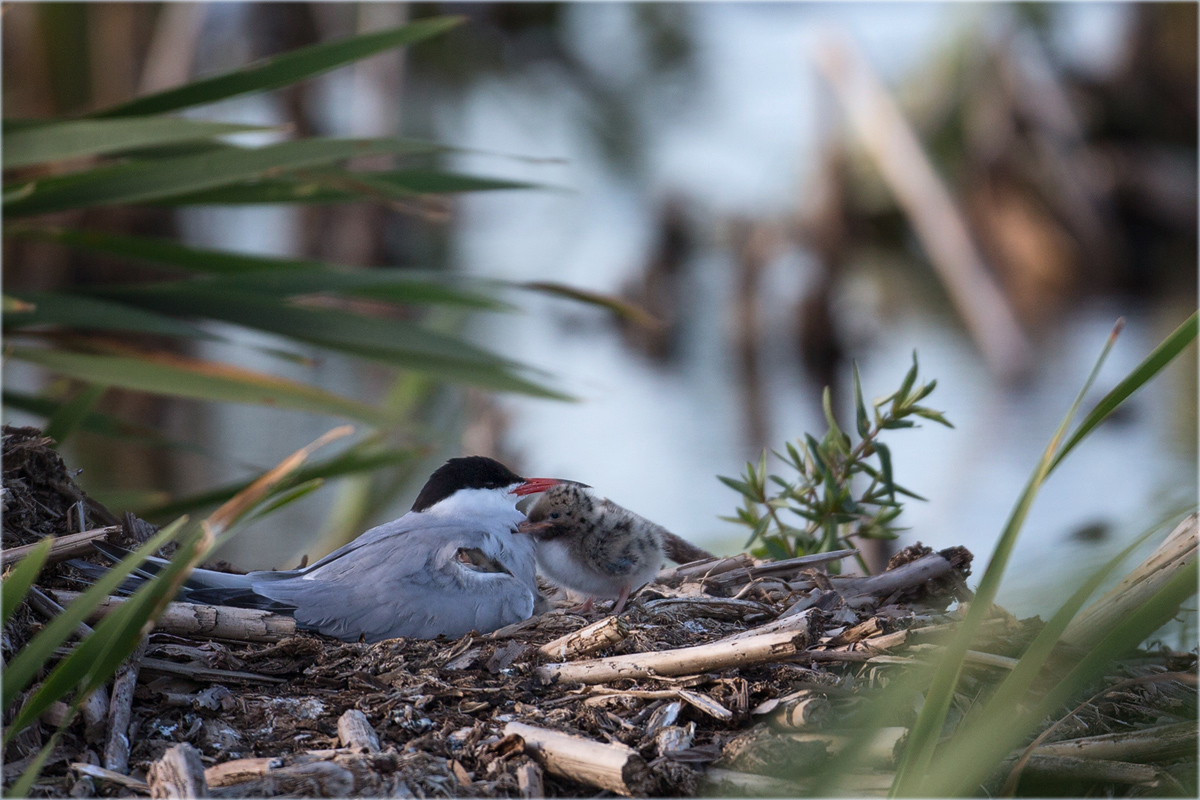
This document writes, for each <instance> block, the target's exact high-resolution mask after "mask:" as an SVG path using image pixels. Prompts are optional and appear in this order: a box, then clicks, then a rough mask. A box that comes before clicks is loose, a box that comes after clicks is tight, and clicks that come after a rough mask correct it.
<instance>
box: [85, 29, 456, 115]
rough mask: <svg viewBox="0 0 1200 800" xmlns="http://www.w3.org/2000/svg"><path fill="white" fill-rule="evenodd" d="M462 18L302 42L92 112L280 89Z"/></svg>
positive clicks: (166, 107) (158, 107) (150, 108)
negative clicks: (240, 65) (224, 70)
mask: <svg viewBox="0 0 1200 800" xmlns="http://www.w3.org/2000/svg"><path fill="white" fill-rule="evenodd" d="M462 21H463V17H433V18H430V19H424V20H419V21H417V22H410V23H408V24H407V25H402V26H400V27H397V28H389V29H387V30H383V31H376V32H372V33H366V34H363V35H361V36H352V37H349V38H346V39H339V40H337V41H334V42H324V43H321V44H316V45H312V46H310V47H303V48H300V49H298V50H292V51H290V52H287V53H282V54H280V55H277V56H274V57H272V58H268V59H264V60H262V61H259V62H258V63H255V64H251V65H250V66H248V67H244V68H242V69H239V70H234V71H233V72H227V73H224V74H222V75H216V76H213V77H211V78H205V79H202V80H198V81H193V82H192V83H189V84H186V85H184V86H180V87H179V88H177V89H168V90H166V91H163V92H158V93H156V94H151V95H147V96H145V97H139V98H137V99H135V100H132V101H130V102H128V103H122V104H121V105H118V106H113V107H110V108H106V109H102V110H100V111H97V112H95V113H93V114H92V115H91V116H92V117H122V116H131V115H145V114H161V113H163V112H166V111H175V110H177V109H181V108H189V107H191V106H198V105H204V104H207V103H214V102H216V101H218V100H224V99H226V98H229V97H236V96H238V95H241V94H247V93H249V92H261V91H266V90H268V89H279V88H282V87H284V86H288V85H289V84H293V83H296V82H297V81H302V80H305V79H307V78H311V77H313V76H316V75H320V74H321V73H324V72H328V71H329V70H331V69H335V68H337V67H341V66H344V65H346V64H350V63H353V62H355V61H358V60H360V59H363V58H367V57H369V56H372V55H375V54H376V53H382V52H384V51H385V50H391V49H392V48H395V47H402V46H404V45H410V44H415V43H417V42H420V41H422V40H424V39H428V38H430V37H433V36H437V35H438V34H441V33H443V32H445V31H447V30H449V29H450V28H453V27H454V26H455V25H458V24H459V23H460V22H462Z"/></svg>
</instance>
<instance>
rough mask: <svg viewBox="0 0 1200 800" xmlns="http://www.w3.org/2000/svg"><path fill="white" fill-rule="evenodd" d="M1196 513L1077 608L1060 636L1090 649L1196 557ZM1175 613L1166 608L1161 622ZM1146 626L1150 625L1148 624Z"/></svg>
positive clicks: (1143, 604)
mask: <svg viewBox="0 0 1200 800" xmlns="http://www.w3.org/2000/svg"><path fill="white" fill-rule="evenodd" d="M1197 527H1198V526H1197V515H1196V514H1191V515H1189V516H1188V518H1187V519H1185V520H1184V521H1183V522H1181V523H1179V525H1177V526H1176V527H1175V530H1173V531H1171V533H1170V535H1168V536H1167V538H1166V539H1164V540H1163V542H1162V544H1160V545H1159V546H1158V547H1157V548H1155V550H1154V552H1153V553H1151V554H1150V556H1149V557H1148V558H1146V560H1145V561H1143V562H1142V563H1141V564H1139V565H1138V566H1137V567H1136V568H1134V570H1133V571H1132V572H1130V573H1129V574H1128V575H1127V576H1126V577H1125V579H1124V580H1122V581H1121V582H1120V583H1118V584H1117V585H1116V586H1115V587H1113V589H1112V591H1110V592H1108V593H1106V594H1105V595H1104V596H1103V597H1101V598H1100V599H1099V600H1097V601H1096V602H1094V603H1092V604H1091V605H1090V606H1088V607H1087V608H1085V609H1084V610H1083V611H1080V612H1079V613H1078V614H1076V615H1075V617H1074V619H1072V620H1071V622H1070V624H1069V625H1067V628H1066V630H1065V631H1063V635H1062V640H1063V641H1064V642H1066V643H1067V644H1070V645H1073V646H1075V647H1077V648H1079V650H1080V652H1087V651H1088V650H1091V649H1092V647H1094V646H1095V645H1096V644H1097V643H1098V642H1099V641H1100V640H1101V639H1103V638H1104V637H1105V636H1107V635H1108V633H1109V631H1111V630H1112V629H1113V627H1114V626H1115V625H1116V624H1117V623H1118V622H1119V621H1120V620H1121V619H1123V618H1125V617H1126V616H1128V615H1129V614H1130V613H1132V612H1133V611H1135V610H1137V609H1139V608H1142V607H1144V606H1145V605H1146V602H1147V601H1148V600H1149V599H1150V597H1151V596H1152V595H1153V594H1154V593H1155V592H1157V591H1158V590H1159V589H1161V588H1162V587H1163V586H1165V585H1166V584H1167V583H1168V582H1169V581H1170V580H1171V579H1172V578H1173V577H1174V576H1175V575H1177V574H1178V573H1179V572H1180V571H1181V570H1183V569H1184V568H1186V567H1187V566H1188V565H1189V564H1191V563H1192V562H1193V561H1195V560H1196V554H1197V542H1198V540H1200V536H1198V533H1197ZM1175 613H1176V609H1165V610H1164V611H1163V614H1164V616H1163V619H1162V622H1164V623H1165V622H1166V621H1167V620H1169V619H1170V618H1171V617H1173V616H1174V615H1175ZM1147 630H1149V628H1147Z"/></svg>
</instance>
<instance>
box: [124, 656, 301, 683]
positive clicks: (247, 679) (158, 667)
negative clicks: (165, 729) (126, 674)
mask: <svg viewBox="0 0 1200 800" xmlns="http://www.w3.org/2000/svg"><path fill="white" fill-rule="evenodd" d="M142 668H143V669H147V670H150V671H152V672H166V673H167V674H169V675H183V676H184V677H187V678H191V679H192V680H197V681H210V682H212V683H225V682H227V681H231V682H233V683H286V681H285V680H284V679H283V678H276V677H275V676H273V675H259V674H258V673H257V672H242V671H240V670H236V669H213V668H212V667H205V666H202V665H200V664H177V663H175V662H174V661H167V660H166V659H165V658H143V659H142Z"/></svg>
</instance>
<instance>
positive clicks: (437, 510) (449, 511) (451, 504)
mask: <svg viewBox="0 0 1200 800" xmlns="http://www.w3.org/2000/svg"><path fill="white" fill-rule="evenodd" d="M512 488H514V487H507V486H506V487H501V488H499V489H459V490H458V491H457V492H455V493H454V494H452V495H450V496H449V497H447V498H446V499H445V500H441V501H439V502H437V503H434V504H433V505H432V506H430V507H429V508H427V509H425V510H424V511H422V512H420V513H421V514H428V515H429V516H433V517H453V518H458V519H481V518H486V519H488V520H494V521H496V522H497V523H500V524H501V525H503V526H505V527H509V526H512V525H516V524H517V523H518V522H520V521H521V520H523V519H525V515H524V514H522V513H521V512H520V511H518V510H517V500H518V499H520V498H518V497H517V495H515V494H513V493H512V492H511V491H510V489H512Z"/></svg>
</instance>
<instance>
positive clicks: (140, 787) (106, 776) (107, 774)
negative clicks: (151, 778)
mask: <svg viewBox="0 0 1200 800" xmlns="http://www.w3.org/2000/svg"><path fill="white" fill-rule="evenodd" d="M71 769H73V770H75V771H76V772H78V773H79V774H80V775H87V776H88V777H89V778H95V779H97V780H101V781H108V782H109V783H115V784H117V785H118V786H124V787H125V788H126V789H132V790H133V791H135V792H141V793H142V794H150V785H149V784H148V783H146V782H145V781H139V780H138V779H137V778H131V777H129V776H128V775H125V774H122V773H120V772H113V771H112V770H111V769H105V768H104V767H98V766H96V765H95V764H85V763H83V762H78V761H77V762H75V763H73V764H71Z"/></svg>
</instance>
